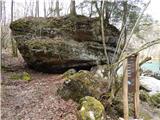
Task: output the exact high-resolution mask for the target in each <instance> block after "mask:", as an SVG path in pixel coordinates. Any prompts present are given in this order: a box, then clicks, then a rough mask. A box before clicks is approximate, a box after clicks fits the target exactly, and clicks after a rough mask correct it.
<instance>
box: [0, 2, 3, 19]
mask: <svg viewBox="0 0 160 120" xmlns="http://www.w3.org/2000/svg"><path fill="white" fill-rule="evenodd" d="M2 6H3V5H2V1H0V21H1V22H2Z"/></svg>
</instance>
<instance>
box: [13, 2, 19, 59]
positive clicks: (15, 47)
mask: <svg viewBox="0 0 160 120" xmlns="http://www.w3.org/2000/svg"><path fill="white" fill-rule="evenodd" d="M13 10H14V1H13V0H12V1H11V22H13V13H14V11H13ZM11 43H12V55H13V56H14V57H17V56H18V52H17V45H16V42H15V41H14V39H13V37H12V33H11Z"/></svg>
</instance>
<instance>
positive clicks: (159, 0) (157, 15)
mask: <svg viewBox="0 0 160 120" xmlns="http://www.w3.org/2000/svg"><path fill="white" fill-rule="evenodd" d="M5 1H6V2H7V3H8V5H7V6H10V1H11V0H5ZM14 1H15V2H20V3H24V2H25V0H14ZM26 1H30V0H26ZM33 1H35V0H33ZM39 1H40V7H42V8H43V1H44V0H39ZM45 1H48V2H49V1H50V0H45ZM82 1H83V0H76V3H80V2H82ZM144 1H146V2H147V1H149V0H144ZM60 3H63V8H64V9H66V11H67V9H68V7H69V3H70V0H60ZM145 13H148V14H150V15H151V16H152V17H153V19H154V20H158V21H160V0H151V4H150V5H149V7H148V9H147V10H146V12H145Z"/></svg>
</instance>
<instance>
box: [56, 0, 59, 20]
mask: <svg viewBox="0 0 160 120" xmlns="http://www.w3.org/2000/svg"><path fill="white" fill-rule="evenodd" d="M56 14H57V17H59V16H60V9H59V0H57V1H56Z"/></svg>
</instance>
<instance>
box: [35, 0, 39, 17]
mask: <svg viewBox="0 0 160 120" xmlns="http://www.w3.org/2000/svg"><path fill="white" fill-rule="evenodd" d="M35 17H39V0H36V8H35Z"/></svg>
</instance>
